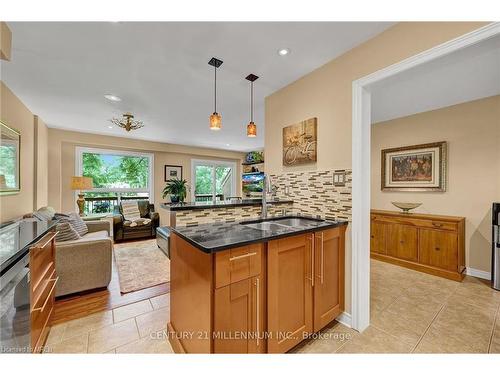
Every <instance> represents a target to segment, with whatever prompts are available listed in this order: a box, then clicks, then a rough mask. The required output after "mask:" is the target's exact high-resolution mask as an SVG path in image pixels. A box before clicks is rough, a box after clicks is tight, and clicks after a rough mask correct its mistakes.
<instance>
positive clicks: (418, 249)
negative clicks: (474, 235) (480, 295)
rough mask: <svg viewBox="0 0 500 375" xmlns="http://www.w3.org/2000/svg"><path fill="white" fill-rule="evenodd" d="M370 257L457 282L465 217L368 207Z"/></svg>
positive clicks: (461, 274) (462, 261) (461, 269)
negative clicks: (371, 208) (410, 212)
mask: <svg viewBox="0 0 500 375" xmlns="http://www.w3.org/2000/svg"><path fill="white" fill-rule="evenodd" d="M370 237H371V238H370V245H371V248H370V251H371V257H372V258H374V259H378V260H383V261H386V262H390V263H394V264H398V265H400V266H404V267H408V268H412V269H415V270H418V271H421V272H427V273H430V274H432V275H436V276H442V277H446V278H448V279H451V280H456V281H461V280H462V279H463V278H464V270H465V218H463V217H455V216H443V215H427V214H403V213H399V212H392V211H381V210H372V213H371V233H370Z"/></svg>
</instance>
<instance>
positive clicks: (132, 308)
mask: <svg viewBox="0 0 500 375" xmlns="http://www.w3.org/2000/svg"><path fill="white" fill-rule="evenodd" d="M149 311H153V306H152V305H151V302H149V300H148V299H146V300H144V301H139V302H136V303H131V304H130V305H125V306H122V307H118V308H116V309H114V310H113V319H114V322H115V323H118V322H121V321H123V320H127V319H130V318H133V317H136V316H137V315H141V314H144V313H147V312H149Z"/></svg>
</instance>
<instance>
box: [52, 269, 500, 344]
mask: <svg viewBox="0 0 500 375" xmlns="http://www.w3.org/2000/svg"><path fill="white" fill-rule="evenodd" d="M499 309H500V292H496V291H494V290H492V289H491V288H490V287H489V286H488V285H486V284H485V283H483V282H482V281H480V280H479V279H475V278H472V277H466V278H465V280H464V281H463V282H462V283H458V282H454V281H450V280H446V279H443V278H438V277H434V276H430V275H427V274H424V273H419V272H416V271H412V270H409V269H406V268H401V267H398V266H394V265H391V264H388V263H383V262H379V261H375V260H372V263H371V326H370V327H369V328H368V329H366V330H365V331H364V332H363V333H358V332H356V331H354V330H352V329H350V328H348V327H345V326H343V325H342V324H339V323H334V324H332V325H330V326H329V327H327V328H326V329H324V330H323V331H322V332H321V333H320V335H318V336H317V337H316V338H315V339H311V340H308V341H305V342H303V343H302V344H301V345H299V346H298V347H296V348H294V349H293V350H292V352H294V353H412V352H414V353H488V352H490V353H500V310H499ZM168 317H169V295H168V294H164V295H161V296H158V297H154V298H151V299H147V300H144V301H140V302H136V303H133V304H130V305H126V306H122V307H119V308H116V309H113V310H110V311H105V312H101V313H97V314H93V315H89V316H87V317H84V318H80V319H77V320H72V321H69V322H66V323H62V324H60V325H56V326H54V327H53V328H52V330H51V333H50V335H49V338H48V341H47V347H48V351H49V352H53V353H171V352H172V348H171V347H170V344H169V343H168V340H167V339H166V338H164V336H162V335H161V333H162V332H163V331H164V330H165V326H166V322H167V321H168ZM158 332H159V333H160V334H159V335H157V334H156V333H158Z"/></svg>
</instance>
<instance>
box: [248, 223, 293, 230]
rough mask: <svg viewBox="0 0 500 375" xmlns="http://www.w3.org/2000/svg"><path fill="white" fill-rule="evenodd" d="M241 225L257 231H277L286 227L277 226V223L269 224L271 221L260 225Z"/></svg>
mask: <svg viewBox="0 0 500 375" xmlns="http://www.w3.org/2000/svg"><path fill="white" fill-rule="evenodd" d="M243 225H244V226H246V227H249V228H254V229H258V230H277V229H283V228H287V227H288V226H287V225H281V224H277V223H275V222H271V221H262V222H260V223H249V224H243Z"/></svg>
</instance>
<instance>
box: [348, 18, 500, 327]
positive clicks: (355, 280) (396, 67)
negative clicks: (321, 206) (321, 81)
mask: <svg viewBox="0 0 500 375" xmlns="http://www.w3.org/2000/svg"><path fill="white" fill-rule="evenodd" d="M497 35H500V22H495V23H490V24H488V25H486V26H484V27H481V28H479V29H477V30H474V31H472V32H470V33H467V34H464V35H462V36H460V37H458V38H456V39H452V40H450V41H448V42H446V43H443V44H440V45H438V46H436V47H433V48H431V49H429V50H427V51H424V52H421V53H419V54H417V55H415V56H412V57H410V58H407V59H405V60H403V61H401V62H398V63H396V64H393V65H390V66H388V67H386V68H384V69H381V70H379V71H376V72H374V73H372V74H369V75H367V76H365V77H362V78H360V79H358V80H356V81H353V83H352V180H353V184H352V270H351V271H352V272H351V277H352V280H351V286H352V299H351V326H352V328H354V329H356V330H358V331H363V330H364V329H365V328H367V327H368V325H369V324H370V173H371V172H370V142H371V96H370V85H372V84H374V83H375V82H379V81H381V80H383V79H385V78H388V77H391V76H394V75H396V74H398V73H401V72H403V71H405V70H408V69H411V68H413V67H416V66H418V65H421V64H425V63H427V62H429V61H431V60H434V59H437V58H439V57H442V56H445V55H448V54H450V53H452V52H455V51H458V50H460V49H462V48H465V47H469V46H471V45H473V44H476V43H479V42H481V41H484V40H486V39H489V38H491V37H494V36H497Z"/></svg>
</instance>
